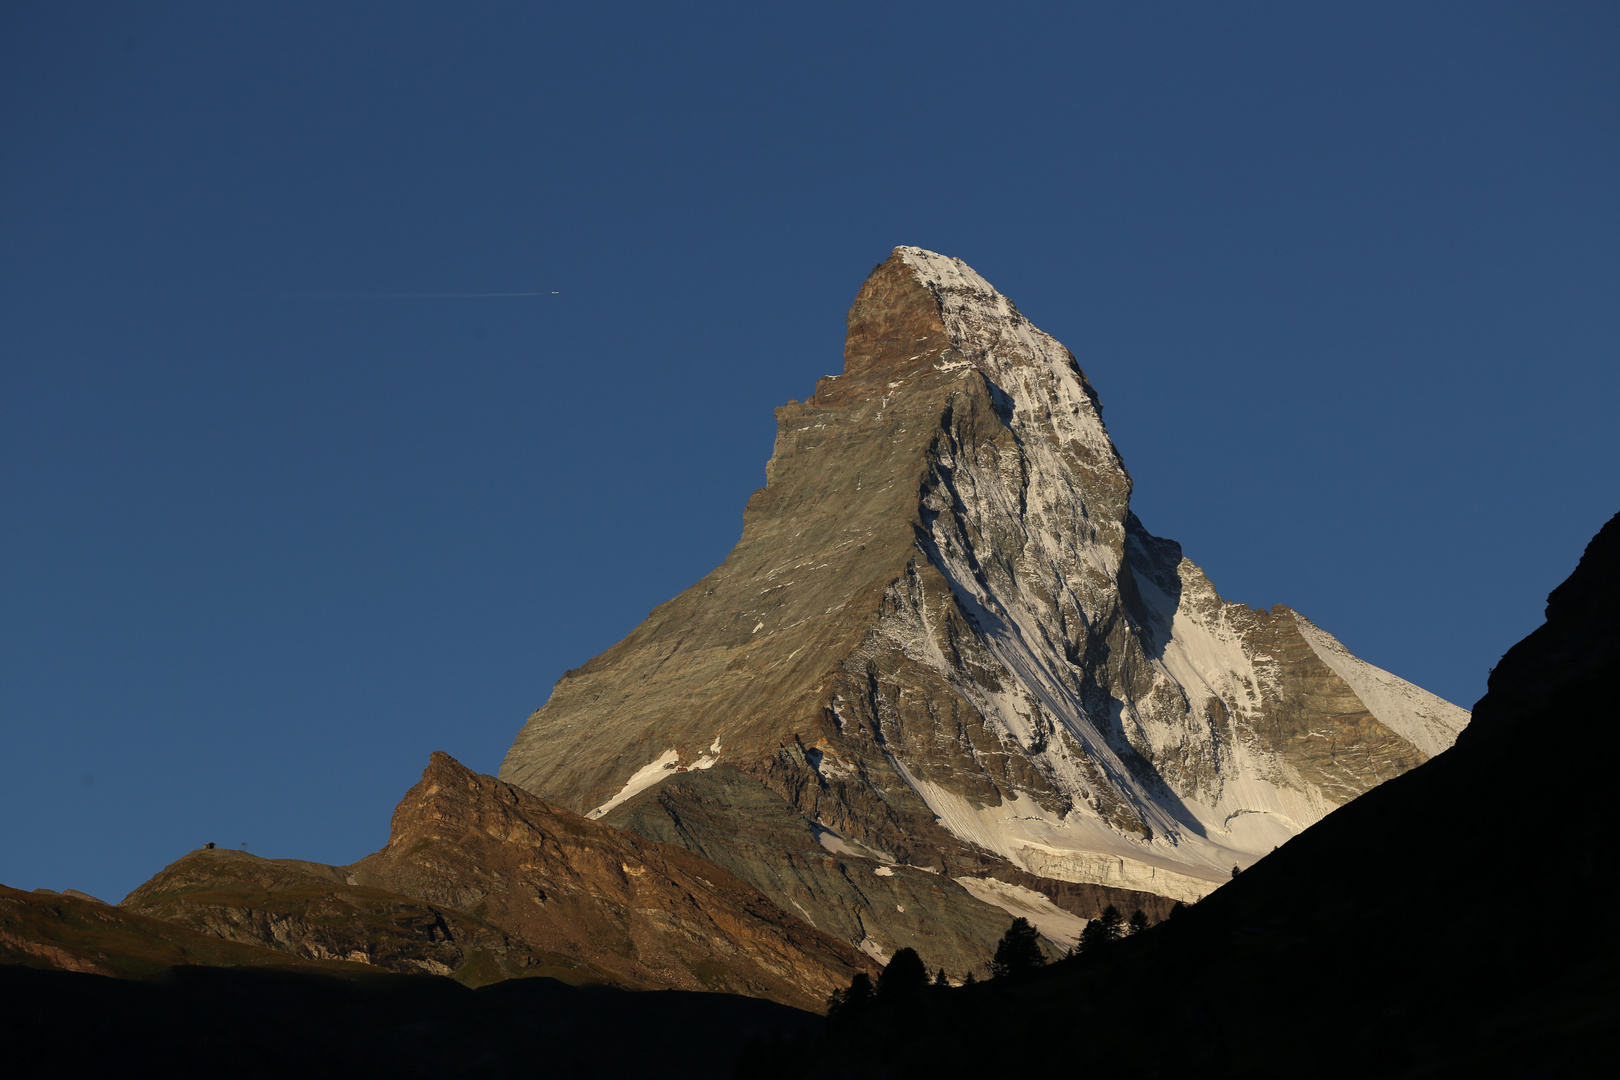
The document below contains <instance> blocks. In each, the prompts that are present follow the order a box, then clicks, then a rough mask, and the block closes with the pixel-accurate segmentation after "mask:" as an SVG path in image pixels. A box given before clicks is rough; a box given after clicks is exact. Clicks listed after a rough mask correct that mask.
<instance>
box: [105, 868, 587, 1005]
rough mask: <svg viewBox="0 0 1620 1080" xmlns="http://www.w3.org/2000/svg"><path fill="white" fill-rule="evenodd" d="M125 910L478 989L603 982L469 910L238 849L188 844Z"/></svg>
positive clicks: (275, 946) (132, 897) (249, 941)
mask: <svg viewBox="0 0 1620 1080" xmlns="http://www.w3.org/2000/svg"><path fill="white" fill-rule="evenodd" d="M120 906H121V907H122V908H123V909H124V910H126V911H134V912H139V913H140V914H142V915H149V916H152V917H154V918H160V919H166V920H168V921H170V922H173V923H178V924H180V925H183V926H188V927H190V928H192V929H193V930H197V931H200V932H202V933H206V934H212V935H214V936H216V937H219V938H224V939H227V940H230V941H240V942H244V943H247V944H250V945H260V946H263V947H265V948H268V949H276V950H279V951H281V952H285V953H290V954H292V955H294V956H299V957H305V958H308V959H314V960H346V961H351V962H354V963H361V964H370V965H373V966H376V967H379V968H383V969H385V970H388V971H394V972H399V973H401V974H419V973H426V974H432V975H453V976H454V977H455V978H457V979H458V980H459V981H462V982H465V983H467V984H469V985H473V986H479V985H483V984H485V983H489V982H494V981H496V980H499V979H502V978H510V977H513V976H518V975H549V976H552V977H555V978H560V979H562V980H564V981H566V982H573V983H580V982H593V981H594V982H605V981H607V977H606V976H605V975H604V974H603V973H601V972H599V971H595V970H594V969H592V968H591V967H590V966H589V965H587V964H584V963H581V962H579V961H577V960H573V959H571V958H568V957H563V956H557V955H553V954H548V953H546V952H544V951H543V950H539V949H534V948H531V947H530V946H528V945H527V944H525V943H524V942H522V941H520V940H518V939H515V938H513V937H512V936H511V935H510V934H508V933H506V932H504V931H502V930H500V929H498V928H496V927H494V926H491V925H490V924H489V923H487V922H485V921H484V920H482V919H480V918H478V917H477V916H475V915H469V914H467V913H466V912H464V911H457V910H456V909H454V908H452V907H449V906H447V905H442V904H441V905H434V904H429V903H425V902H423V901H421V900H416V899H412V898H410V897H407V896H402V895H400V894H398V893H394V892H388V891H386V890H383V889H378V888H373V887H370V886H365V885H360V884H358V883H357V881H356V879H355V878H354V876H353V874H352V873H349V872H347V871H346V870H344V869H340V868H338V867H334V866H325V865H322V864H320V863H310V862H302V861H300V860H297V859H261V858H259V857H258V856H256V855H250V854H248V853H247V852H245V851H231V850H228V849H213V850H208V849H204V850H200V851H193V852H191V853H190V854H188V855H186V856H185V857H183V858H181V859H179V860H177V861H176V862H174V863H171V864H170V865H169V866H167V867H165V868H164V869H163V870H162V871H161V872H160V873H158V874H157V875H156V876H155V877H153V878H152V879H151V880H150V881H148V882H146V883H145V884H144V885H142V886H141V887H140V888H138V889H136V890H135V891H134V892H132V893H130V895H129V896H128V897H127V898H125V900H124V901H123V903H122V904H121V905H120Z"/></svg>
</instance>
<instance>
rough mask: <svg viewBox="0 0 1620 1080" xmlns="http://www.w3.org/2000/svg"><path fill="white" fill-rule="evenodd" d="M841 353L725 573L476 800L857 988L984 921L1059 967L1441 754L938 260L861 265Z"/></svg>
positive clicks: (967, 280)
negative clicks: (794, 928)
mask: <svg viewBox="0 0 1620 1080" xmlns="http://www.w3.org/2000/svg"><path fill="white" fill-rule="evenodd" d="M848 327H849V330H848V335H847V337H846V340H845V347H844V367H843V371H842V373H841V374H840V375H838V376H829V377H827V378H824V379H822V380H821V381H820V382H819V383H818V384H817V387H816V392H815V394H814V395H813V396H811V397H810V398H809V399H808V400H807V401H804V402H789V403H788V404H787V405H784V406H782V407H781V408H779V409H778V410H777V421H778V433H777V439H776V446H775V449H774V452H773V454H772V457H771V461H770V463H769V465H768V467H767V477H768V483H767V485H766V487H765V488H763V489H761V490H760V491H758V492H756V493H755V494H754V495H753V497H752V498H751V499H750V500H749V502H748V506H747V508H746V510H745V512H744V529H743V536H742V539H741V540H740V541H739V542H738V544H737V546H736V548H735V549H733V551H732V552H731V554H730V555H728V556H727V558H726V560H725V562H724V563H722V564H721V565H720V566H719V567H718V568H717V569H716V570H715V571H713V572H712V573H711V574H709V575H708V576H707V577H705V578H704V579H703V580H702V581H700V582H698V583H697V584H695V585H693V586H692V587H691V588H690V589H688V590H686V592H684V593H682V594H681V595H680V596H677V597H675V598H674V599H673V600H670V601H669V602H667V603H665V604H663V605H661V606H660V607H658V608H657V609H656V610H654V611H653V613H652V614H651V615H650V616H649V617H648V618H647V620H646V621H645V622H644V623H642V625H641V626H639V627H637V628H636V629H635V630H634V631H632V632H631V634H630V635H629V636H628V637H627V638H625V640H624V641H622V642H620V643H619V644H618V645H615V646H614V647H613V648H611V649H609V650H608V651H607V652H606V653H603V654H602V655H601V656H599V657H597V658H596V659H594V660H592V661H590V662H589V663H588V664H586V665H585V666H584V667H582V668H579V669H577V670H575V671H571V672H569V673H568V674H567V675H565V676H564V677H563V679H562V680H561V681H559V682H558V684H557V686H556V688H555V689H554V690H553V692H552V695H551V698H550V700H549V701H548V702H547V703H546V705H545V706H544V707H543V708H541V709H540V710H539V711H538V712H536V713H535V714H534V715H533V716H532V717H530V718H529V721H528V723H527V724H526V725H525V726H524V728H523V730H522V731H521V732H520V733H519V735H518V738H517V741H516V742H515V743H514V745H513V747H512V749H511V751H510V752H509V753H508V755H507V758H506V762H505V764H504V765H503V767H502V770H501V775H502V778H503V779H506V780H509V781H511V782H513V783H515V784H517V785H519V786H521V787H525V788H528V789H529V790H531V791H534V792H535V793H537V794H540V795H543V796H545V797H547V798H550V799H553V800H555V801H557V802H560V803H563V804H565V805H567V806H569V807H571V808H573V809H576V810H579V811H581V812H587V813H594V814H595V815H596V816H599V817H601V818H602V820H604V821H607V822H608V823H609V824H616V825H619V826H620V827H623V828H627V829H631V830H634V831H637V832H641V833H643V834H644V835H647V836H649V837H651V838H653V839H659V840H668V841H671V842H675V843H680V844H683V845H685V846H687V847H689V848H691V849H692V850H694V851H696V852H697V853H699V854H701V855H703V856H704V857H706V858H709V859H711V860H714V861H716V862H719V863H720V864H721V865H723V866H726V867H727V868H728V869H730V870H732V871H733V872H734V873H736V874H737V875H738V876H739V877H742V878H743V879H744V880H747V881H749V882H750V883H752V884H754V885H755V886H756V887H758V888H759V889H761V890H762V891H764V892H765V893H766V894H767V895H769V896H771V898H772V899H773V900H775V901H776V902H777V903H778V904H779V905H781V906H782V907H783V908H784V909H785V910H788V911H797V912H798V913H799V914H801V915H802V916H804V917H805V918H806V919H808V920H809V921H810V922H812V923H813V924H814V925H816V926H818V927H820V928H821V929H823V930H827V931H828V932H830V933H833V934H834V935H835V936H839V937H843V938H845V939H846V940H849V941H850V942H851V943H853V944H857V945H860V946H861V947H863V948H865V949H866V950H867V951H868V952H870V953H872V954H873V955H874V956H883V955H886V954H888V953H892V952H893V951H894V950H895V949H897V948H899V947H901V946H912V947H918V946H919V944H927V945H929V947H930V950H931V952H930V954H931V955H939V954H940V951H941V949H945V950H946V951H949V950H950V949H955V950H957V952H958V953H960V955H963V956H967V955H978V954H979V952H980V951H982V949H983V948H984V945H985V943H986V941H994V940H995V938H996V937H997V936H999V933H1000V929H1001V928H1004V926H1003V924H1004V921H1005V918H1006V913H1007V912H1008V911H1013V912H1015V913H1017V914H1020V915H1025V916H1027V917H1031V918H1032V919H1033V921H1035V922H1036V925H1037V926H1039V927H1040V928H1041V929H1042V932H1043V933H1045V934H1046V935H1047V936H1048V937H1049V938H1050V939H1051V940H1053V941H1056V942H1064V941H1067V940H1071V939H1072V937H1073V934H1074V933H1076V932H1077V927H1078V923H1079V920H1083V919H1084V918H1087V917H1090V915H1091V914H1094V912H1091V911H1090V909H1089V908H1088V905H1090V906H1091V907H1097V906H1099V905H1101V904H1103V903H1108V902H1115V901H1116V900H1117V901H1119V906H1122V907H1123V906H1124V904H1126V903H1131V904H1134V905H1135V906H1143V907H1145V908H1152V907H1153V905H1154V904H1155V903H1158V904H1161V906H1162V905H1163V904H1168V903H1169V902H1170V901H1171V900H1174V899H1183V900H1191V899H1196V898H1198V897H1199V896H1201V895H1203V894H1204V893H1207V892H1208V891H1210V890H1211V889H1213V888H1215V887H1216V886H1217V885H1218V884H1219V883H1220V882H1221V881H1223V880H1226V879H1227V878H1228V877H1229V876H1230V873H1231V868H1232V866H1233V865H1239V866H1246V865H1248V864H1249V863H1251V862H1253V861H1254V860H1255V859H1257V858H1258V857H1260V856H1261V855H1262V854H1264V853H1266V852H1268V851H1270V850H1271V849H1272V848H1273V847H1274V846H1275V845H1277V844H1280V843H1282V842H1283V841H1284V840H1286V839H1287V838H1288V837H1291V836H1293V835H1295V834H1296V833H1298V832H1300V831H1301V830H1303V829H1304V828H1306V827H1307V826H1309V825H1310V824H1312V823H1313V822H1315V821H1317V820H1320V819H1321V817H1323V816H1324V815H1325V814H1327V813H1329V812H1330V811H1331V810H1332V809H1333V808H1334V807H1336V806H1338V805H1341V804H1342V803H1344V802H1346V801H1347V800H1349V799H1352V798H1354V797H1355V796H1356V795H1358V794H1360V793H1361V792H1362V791H1365V790H1367V789H1368V788H1370V787H1372V786H1373V785H1375V784H1378V783H1380V782H1382V781H1383V780H1385V779H1388V778H1390V777H1392V776H1394V775H1397V774H1398V773H1400V772H1402V771H1405V770H1406V769H1409V768H1411V767H1412V766H1414V765H1417V764H1419V763H1421V762H1422V761H1424V760H1426V759H1427V758H1428V757H1429V756H1431V755H1432V754H1434V753H1436V752H1438V751H1439V750H1440V749H1443V748H1444V747H1445V746H1448V745H1449V744H1450V742H1451V740H1452V739H1454V738H1455V735H1456V732H1457V731H1458V730H1460V729H1461V727H1462V726H1463V725H1464V724H1465V723H1466V722H1467V713H1466V712H1465V711H1464V710H1462V709H1459V708H1457V707H1456V706H1454V705H1451V704H1449V703H1447V702H1444V701H1441V700H1440V699H1439V698H1436V697H1434V696H1433V695H1431V694H1428V693H1426V692H1425V691H1422V690H1420V689H1419V688H1417V687H1415V686H1412V685H1411V684H1409V683H1406V682H1404V681H1402V680H1400V679H1399V678H1397V677H1395V676H1393V675H1391V674H1389V673H1387V672H1384V671H1381V670H1380V669H1378V668H1374V667H1372V666H1371V665H1369V664H1366V663H1364V662H1363V661H1361V660H1358V659H1357V658H1355V657H1354V656H1352V655H1351V654H1350V653H1349V652H1348V651H1347V650H1345V649H1344V647H1343V646H1342V645H1341V644H1340V643H1339V642H1338V641H1337V640H1336V639H1334V638H1333V637H1332V635H1330V634H1328V633H1327V632H1326V631H1324V630H1321V629H1320V628H1318V627H1316V626H1315V624H1313V623H1311V622H1309V621H1308V620H1306V619H1305V618H1304V617H1303V616H1300V615H1297V614H1296V613H1294V612H1293V611H1291V610H1290V609H1288V608H1284V607H1281V606H1279V607H1276V608H1273V609H1272V610H1271V611H1270V612H1267V611H1259V610H1255V609H1251V608H1249V607H1246V606H1244V605H1242V604H1231V603H1227V602H1226V601H1224V600H1223V599H1222V598H1221V597H1220V595H1219V594H1218V593H1217V592H1216V590H1215V588H1214V586H1213V585H1212V584H1211V583H1210V582H1209V581H1208V579H1207V578H1206V577H1205V576H1204V574H1203V572H1202V571H1201V570H1199V568H1198V567H1197V566H1196V565H1195V564H1193V563H1192V562H1191V561H1189V560H1188V559H1186V558H1184V557H1183V556H1182V554H1181V549H1180V547H1179V546H1178V545H1176V544H1175V543H1173V542H1171V541H1167V540H1162V539H1159V538H1156V537H1154V536H1152V535H1151V534H1149V533H1148V532H1147V531H1146V529H1145V528H1144V527H1143V526H1142V524H1141V523H1140V522H1139V521H1137V519H1136V517H1135V515H1134V514H1133V513H1132V512H1131V509H1130V496H1131V480H1130V477H1129V474H1128V473H1127V472H1126V471H1125V467H1124V464H1123V462H1122V461H1121V460H1120V456H1119V454H1118V452H1117V450H1116V449H1115V448H1114V445H1113V443H1112V441H1111V440H1110V439H1109V436H1108V432H1107V429H1106V427H1105V426H1104V425H1103V421H1102V413H1101V408H1100V405H1099V400H1098V396H1097V393H1096V392H1095V390H1094V389H1093V388H1092V386H1091V384H1090V382H1089V381H1088V380H1087V378H1086V375H1085V374H1084V373H1083V372H1082V370H1081V368H1080V365H1079V364H1078V363H1077V362H1076V360H1075V358H1074V355H1073V354H1072V353H1071V352H1070V351H1069V350H1068V349H1067V348H1065V347H1064V346H1063V345H1062V344H1061V343H1060V342H1058V341H1057V340H1056V339H1054V338H1052V337H1051V336H1050V335H1048V334H1046V333H1044V332H1043V331H1041V330H1040V329H1038V328H1037V327H1035V326H1034V325H1033V324H1032V323H1030V321H1029V320H1028V319H1026V318H1025V317H1024V316H1023V315H1022V314H1021V313H1020V312H1019V311H1018V309H1017V307H1016V306H1014V304H1013V303H1012V302H1011V301H1010V300H1008V299H1007V298H1006V297H1004V296H1002V295H1001V294H1000V293H999V292H998V291H997V290H996V289H995V288H994V287H993V286H992V285H990V283H989V282H988V281H986V280H985V279H984V278H983V277H981V276H980V275H979V274H978V273H976V272H975V271H974V270H973V269H972V268H971V267H969V266H967V265H966V264H965V263H963V262H962V261H961V260H958V259H952V258H948V257H946V256H943V255H939V254H936V253H934V252H930V251H926V250H924V249H922V248H914V247H899V248H895V249H894V251H893V253H892V254H891V255H890V256H889V258H888V259H887V260H885V261H884V262H883V263H882V264H881V265H879V266H878V267H877V268H876V269H874V270H873V272H872V273H871V275H870V276H869V277H868V278H867V280H866V282H865V283H864V284H863V285H862V286H861V289H860V291H859V293H858V294H857V296H856V298H855V301H854V304H853V305H852V306H851V308H850V311H849V318H848ZM1110 890H1113V891H1112V892H1110ZM1037 916H1038V917H1037ZM949 943H954V944H949Z"/></svg>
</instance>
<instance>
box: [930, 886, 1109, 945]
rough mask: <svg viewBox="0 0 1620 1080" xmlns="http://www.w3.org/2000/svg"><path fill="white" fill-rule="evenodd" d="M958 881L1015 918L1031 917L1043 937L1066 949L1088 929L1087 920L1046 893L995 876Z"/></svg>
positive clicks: (972, 892)
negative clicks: (1065, 908)
mask: <svg viewBox="0 0 1620 1080" xmlns="http://www.w3.org/2000/svg"><path fill="white" fill-rule="evenodd" d="M956 883H957V884H958V885H960V886H962V888H964V889H966V890H967V891H968V892H969V893H971V894H973V897H974V898H975V899H977V900H982V901H984V902H985V903H986V904H991V905H993V906H995V907H998V908H1000V909H1001V910H1003V911H1005V912H1006V913H1007V914H1009V915H1012V916H1014V917H1017V918H1024V919H1028V920H1029V922H1030V925H1032V926H1034V927H1035V929H1036V930H1039V931H1040V932H1041V936H1043V937H1045V938H1046V939H1047V940H1048V941H1051V942H1052V943H1053V944H1056V945H1060V946H1062V947H1064V948H1072V947H1073V946H1074V943H1075V942H1077V941H1079V940H1080V931H1081V930H1084V929H1085V926H1086V922H1087V920H1085V919H1082V918H1081V917H1080V916H1078V915H1076V914H1074V913H1073V912H1072V911H1064V910H1063V909H1062V908H1060V907H1058V906H1057V905H1056V904H1054V903H1052V901H1051V898H1050V897H1048V896H1047V895H1046V894H1045V893H1043V892H1036V891H1035V890H1034V889H1026V888H1024V886H1022V885H1012V884H1009V883H1008V882H1005V881H997V880H996V879H995V878H975V877H959V878H957V879H956Z"/></svg>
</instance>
